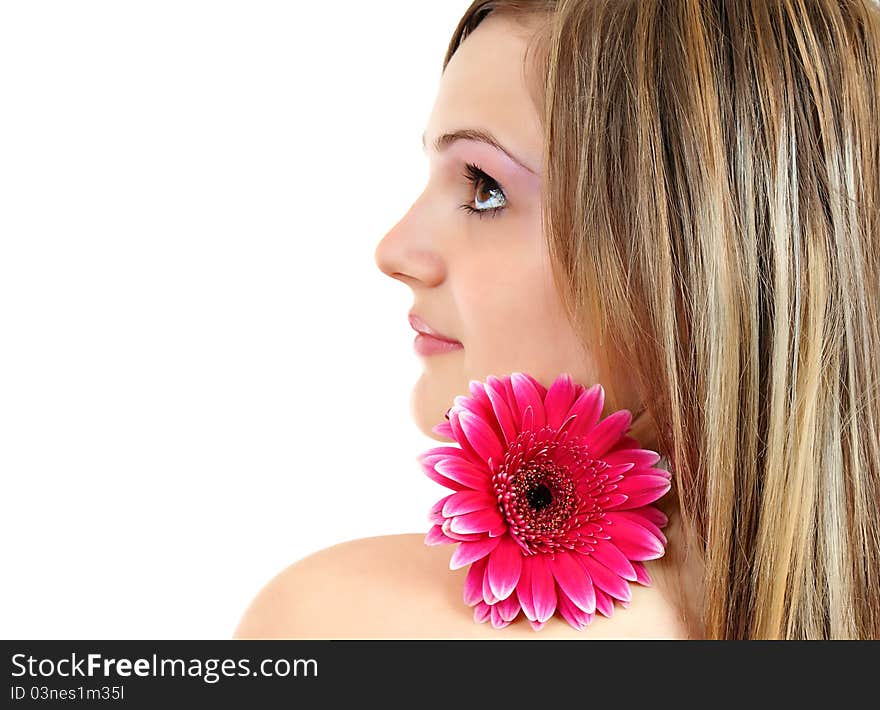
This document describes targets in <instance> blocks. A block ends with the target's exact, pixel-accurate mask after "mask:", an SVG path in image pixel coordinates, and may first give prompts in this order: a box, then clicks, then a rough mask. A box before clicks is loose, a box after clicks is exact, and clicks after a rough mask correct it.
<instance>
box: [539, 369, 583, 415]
mask: <svg viewBox="0 0 880 710" xmlns="http://www.w3.org/2000/svg"><path fill="white" fill-rule="evenodd" d="M576 394H577V390H576V389H575V387H574V382H573V381H572V379H571V375H569V374H568V373H563V374H561V375H560V376H559V377H557V378H556V379H555V380H554V381H553V384H551V385H550V389H549V390H547V396H546V397H545V398H544V411H545V412H546V413H547V424H548V426H551V427H553V428H554V429H558V428H559V427H560V426H561V425H562V422H563V421H565V419H566V417H567V416H568V410H569V408H570V407H571V405H572V404H573V403H574V400H575V396H576Z"/></svg>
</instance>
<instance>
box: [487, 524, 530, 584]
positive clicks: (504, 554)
mask: <svg viewBox="0 0 880 710" xmlns="http://www.w3.org/2000/svg"><path fill="white" fill-rule="evenodd" d="M500 540H501V542H500V544H499V545H498V546H497V547H496V548H495V549H494V550H492V554H491V555H489V567H488V570H487V575H488V577H489V588H490V589H491V590H492V594H494V595H495V596H496V597H498V598H499V599H506V598H507V597H508V596H510V593H511V592H512V591H513V590H514V588H515V587H516V583H517V582H519V575H520V572H521V571H522V552H520V548H519V545H517V544H516V543H515V542H514V541H513V540H512V539H511V538H510V536H509V535H506V536H504V537H502V538H500Z"/></svg>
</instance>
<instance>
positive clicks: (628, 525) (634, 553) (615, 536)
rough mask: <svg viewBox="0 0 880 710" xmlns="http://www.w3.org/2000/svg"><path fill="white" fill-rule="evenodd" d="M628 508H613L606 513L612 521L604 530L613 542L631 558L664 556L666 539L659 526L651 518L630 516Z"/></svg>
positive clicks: (651, 558)
mask: <svg viewBox="0 0 880 710" xmlns="http://www.w3.org/2000/svg"><path fill="white" fill-rule="evenodd" d="M631 512H632V511H628V510H612V511H609V512H607V513H605V517H606V519H607V520H608V521H609V522H610V523H611V524H610V525H606V526H605V527H604V530H605V532H606V533H608V534H609V535H610V536H611V540H612V542H613V543H614V544H615V545H617V547H618V548H620V551H621V552H622V553H623V554H624V555H626V556H627V558H628V559H630V560H638V561H639V562H641V561H643V560H656V559H657V558H658V557H663V554H664V552H665V548H664V545H665V544H666V542H667V541H666V539H665V536H664V535H663V533H662V532H661V531H660V529H659V528H656V526H654V524H653V523H651V522H650V521H649V520H646V519H644V518H641V517H639V516H630V515H627V513H631Z"/></svg>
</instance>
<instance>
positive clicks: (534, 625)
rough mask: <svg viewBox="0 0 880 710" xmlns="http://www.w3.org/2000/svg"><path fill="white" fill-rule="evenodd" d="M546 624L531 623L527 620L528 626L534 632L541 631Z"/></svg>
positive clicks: (543, 622) (539, 622)
mask: <svg viewBox="0 0 880 710" xmlns="http://www.w3.org/2000/svg"><path fill="white" fill-rule="evenodd" d="M546 623H547V622H546V621H532V620H531V619H529V625H530V626H531V627H532V628H533V629H534V630H535V631H540V630H541V629H543V628H544V626H545V624H546Z"/></svg>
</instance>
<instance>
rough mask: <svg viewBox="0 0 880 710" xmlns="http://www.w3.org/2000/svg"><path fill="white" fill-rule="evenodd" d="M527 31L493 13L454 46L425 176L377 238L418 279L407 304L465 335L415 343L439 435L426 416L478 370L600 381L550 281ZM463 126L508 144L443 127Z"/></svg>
mask: <svg viewBox="0 0 880 710" xmlns="http://www.w3.org/2000/svg"><path fill="white" fill-rule="evenodd" d="M527 41H528V34H527V33H526V31H525V29H524V28H523V27H521V26H520V25H518V24H515V23H513V22H512V21H510V20H508V19H505V18H503V17H497V16H489V17H488V18H487V19H486V20H484V21H483V22H482V23H481V24H480V25H479V26H478V27H477V29H476V30H475V31H474V32H473V33H472V34H470V35H469V36H468V37H467V39H465V41H464V42H463V43H462V45H461V46H460V47H459V48H458V50H457V51H456V52H455V54H454V55H453V57H452V59H451V60H450V62H449V64H448V65H447V67H446V69H445V71H444V73H443V76H442V79H441V81H440V88H439V92H438V95H437V99H436V101H435V104H434V107H433V109H432V112H431V115H430V117H429V120H428V125H427V127H426V128H425V145H426V151H427V156H428V159H429V160H430V177H429V181H428V184H427V186H426V187H425V189H424V191H423V192H422V194H421V195H420V196H419V197H418V198H417V199H416V201H415V202H414V203H413V205H412V206H411V207H410V209H409V211H408V212H407V213H406V214H405V215H404V216H403V217H402V219H401V220H400V221H399V222H398V223H397V224H396V225H395V226H394V227H393V228H392V229H391V231H390V232H388V234H387V235H385V237H384V238H383V239H382V241H381V242H380V243H379V245H378V247H377V248H376V255H375V256H376V263H377V265H378V266H379V268H380V269H381V270H382V272H383V273H385V274H387V275H388V276H391V277H392V278H395V279H398V280H399V281H402V282H403V283H404V284H406V285H407V286H409V287H410V288H411V289H412V292H413V307H412V311H411V313H412V314H414V315H416V316H418V318H420V319H421V320H422V321H424V322H425V323H427V324H428V326H430V327H431V328H432V329H433V330H434V331H436V332H438V333H440V334H442V335H444V336H446V337H447V338H448V339H451V340H455V341H458V342H459V343H460V346H459V347H454V348H453V349H449V348H448V347H444V348H441V349H439V350H437V349H436V348H435V350H436V351H435V352H432V353H427V352H425V351H422V350H420V349H418V348H417V350H416V352H417V353H419V357H420V358H421V360H422V362H423V366H424V371H423V373H422V375H421V377H420V378H419V380H418V382H417V383H416V385H415V388H414V390H413V393H412V398H411V408H412V413H413V416H414V418H415V420H416V423H417V425H418V427H419V429H421V430H422V431H423V432H424V433H425V434H426V435H428V436H429V437H431V438H433V439H437V440H440V441H447V439H444V438H442V437H440V436H438V435H437V434H435V433H433V432H432V431H431V428H432V427H434V426H435V425H437V424H438V423H440V422H442V421H444V415H445V414H446V411H447V410H448V409H449V407H451V406H452V404H453V399H454V397H455V396H456V395H459V394H462V395H467V394H469V390H468V382H469V381H470V380H472V379H477V380H484V379H485V378H486V376H488V375H497V376H502V375H505V374H510V373H511V372H514V371H520V372H527V373H529V374H530V375H532V376H533V377H535V378H536V379H537V380H538V381H540V382H541V383H542V384H543V385H544V386H549V385H550V383H551V382H552V381H553V380H554V379H555V378H556V377H557V376H558V375H559V374H561V373H562V372H568V373H570V374H571V375H572V377H573V378H574V380H575V381H576V382H580V383H582V384H584V385H586V386H589V385H590V384H592V383H593V382H594V381H595V372H594V369H593V366H592V363H591V361H590V359H589V357H588V355H587V354H586V353H585V352H583V350H582V348H581V346H580V344H579V341H578V338H577V336H576V335H575V333H574V331H573V329H572V327H571V325H570V324H569V322H568V320H567V319H566V317H565V313H564V310H563V307H562V303H561V300H560V299H559V298H558V296H557V293H556V291H555V288H554V285H553V276H552V272H551V270H550V263H549V257H548V253H547V249H546V245H545V241H544V235H543V231H542V227H541V203H540V174H541V167H542V166H541V161H540V159H541V149H542V129H541V124H540V121H539V117H538V113H537V111H536V109H535V106H534V104H533V102H532V100H531V98H530V94H529V90H528V88H527V83H526V81H527V78H526V76H524V74H523V57H524V53H525V49H526V43H527ZM462 131H469V132H480V133H482V134H487V135H488V134H491V136H493V137H494V139H495V140H496V141H497V142H498V143H499V144H500V145H501V146H503V148H504V150H500V149H498V148H497V147H493V146H492V145H490V144H489V143H487V142H484V141H482V140H480V139H478V138H477V137H475V136H474V135H473V134H471V135H470V136H464V137H458V138H453V137H444V136H455V135H456V134H458V133H459V132H462ZM438 141H439V146H438V145H437V142H438ZM505 150H506V151H507V152H508V153H509V154H510V156H514V158H515V159H514V158H512V157H510V156H508V155H505V152H504V151H505ZM517 160H518V161H520V162H521V163H522V165H518V164H517V162H516V161H517ZM469 164H470V165H471V166H475V167H472V168H468V165H469ZM475 168H478V169H479V171H482V172H478V171H477V170H475ZM469 173H471V174H472V177H473V179H474V180H475V183H472V182H471V180H470V179H469V177H468V174H469ZM493 208H496V209H497V211H495V212H493V211H492V209H493ZM471 210H476V212H471ZM401 320H402V323H401V325H402V326H403V327H409V325H407V324H406V321H405V320H404V319H401ZM414 328H419V329H421V325H420V324H419V323H418V322H416V325H415V326H414ZM413 334H414V336H415V330H414V333H413ZM416 338H417V339H418V340H419V341H422V340H424V338H423V336H416ZM427 342H428V343H429V344H430V343H431V341H430V340H429V341H427ZM434 344H435V346H436V341H434Z"/></svg>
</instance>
